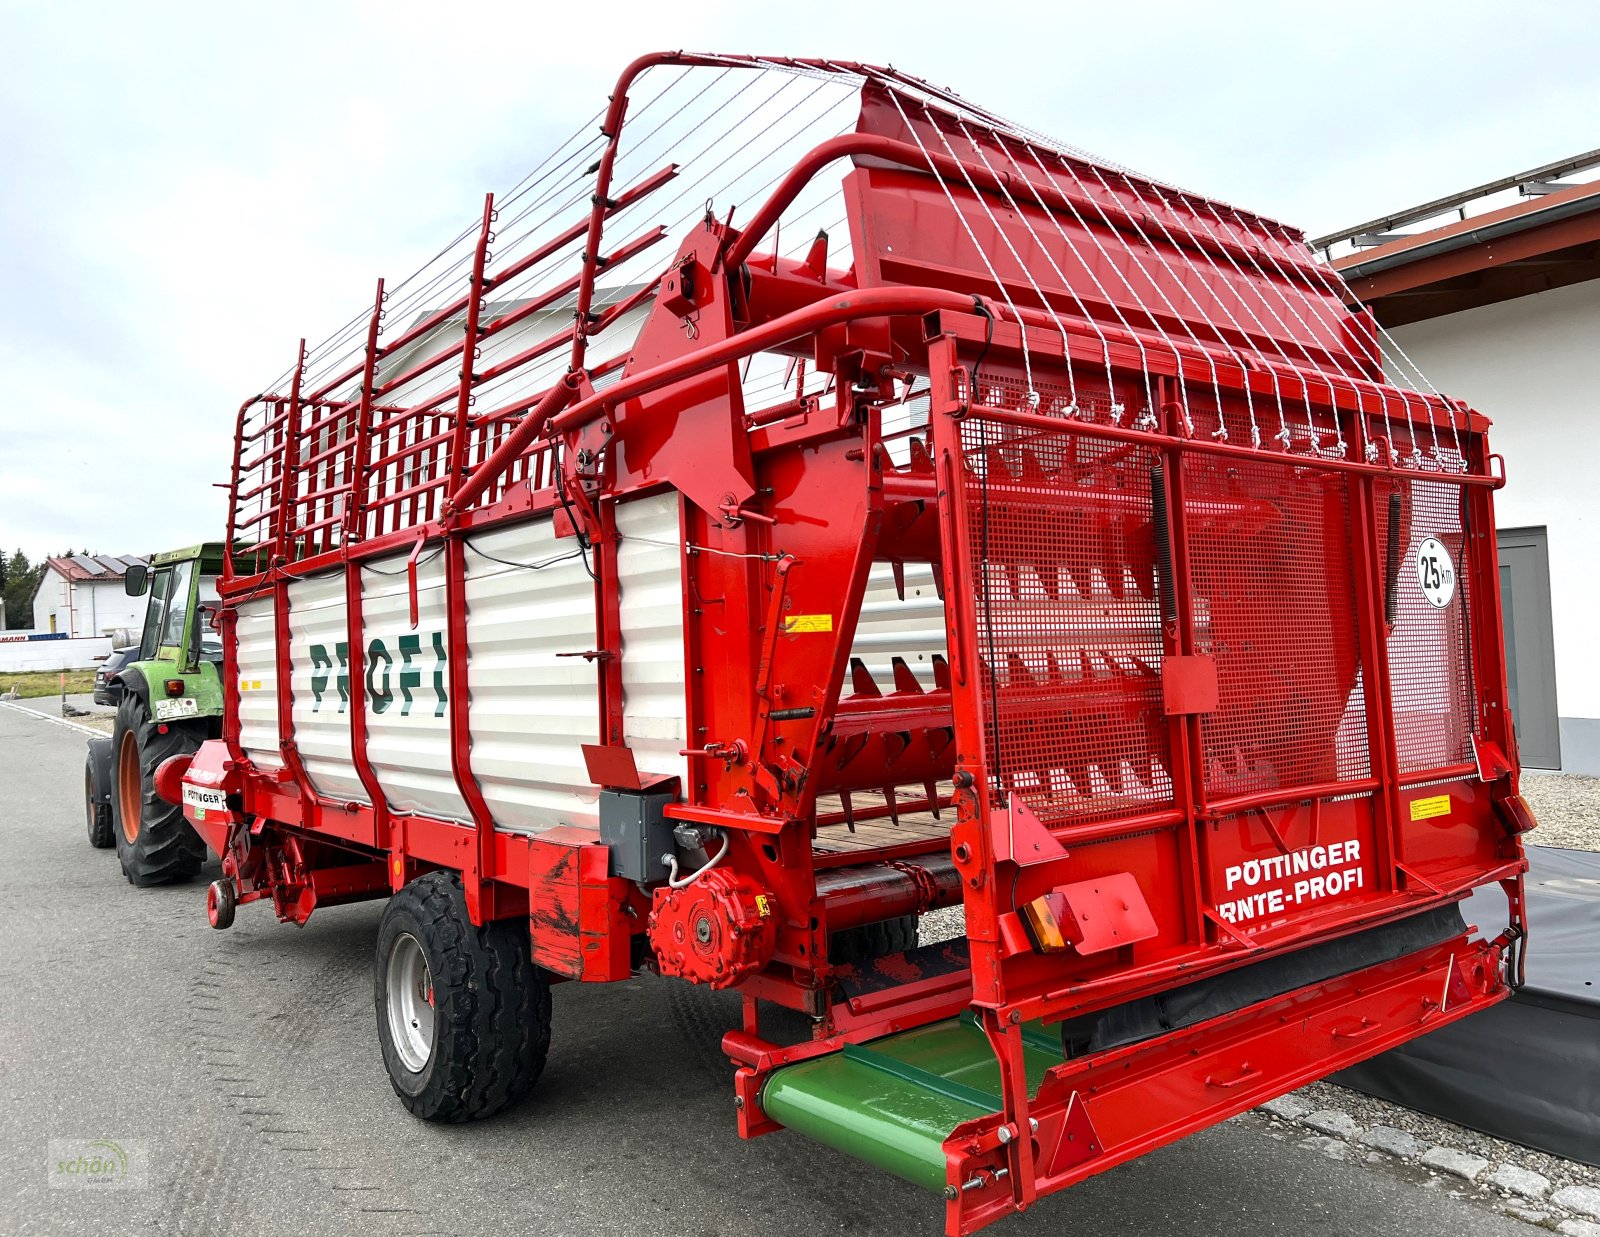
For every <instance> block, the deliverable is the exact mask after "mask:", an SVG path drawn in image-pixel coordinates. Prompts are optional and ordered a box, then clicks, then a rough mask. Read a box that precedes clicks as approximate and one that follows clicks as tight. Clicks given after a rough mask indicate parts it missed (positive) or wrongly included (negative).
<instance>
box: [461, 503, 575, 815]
mask: <svg viewBox="0 0 1600 1237" xmlns="http://www.w3.org/2000/svg"><path fill="white" fill-rule="evenodd" d="M466 558H467V589H466V592H467V645H468V648H469V651H470V658H469V661H468V666H467V676H468V682H469V684H470V687H471V693H472V705H471V725H472V771H473V774H474V775H475V776H476V777H477V779H478V782H479V784H480V785H481V786H482V787H483V795H484V798H485V800H486V801H487V802H488V804H489V809H490V811H491V813H492V814H493V816H494V820H495V824H496V825H498V826H499V827H500V828H502V829H509V830H512V831H515V832H521V833H537V832H540V831H542V830H544V829H549V828H551V827H552V826H555V825H560V824H585V825H592V824H594V823H595V822H596V807H595V804H596V801H597V799H598V797H599V791H598V790H597V789H596V787H594V786H593V785H592V784H591V783H590V781H589V774H588V772H587V771H586V769H585V766H584V761H583V751H582V744H585V743H595V742H598V730H599V718H600V706H599V674H598V663H596V662H592V661H586V660H584V658H582V657H575V656H570V654H575V653H583V652H585V651H587V650H589V649H592V648H594V647H595V643H596V636H595V618H594V616H595V608H594V581H593V580H591V579H590V578H589V573H588V571H587V570H586V569H585V568H584V564H583V559H582V558H581V557H579V554H578V543H577V541H576V540H574V539H573V538H570V537H568V538H564V539H560V540H558V539H557V538H556V536H555V533H554V531H553V529H552V526H551V521H550V520H549V519H541V520H531V521H529V522H527V523H525V524H516V525H513V526H511V527H509V528H504V529H499V530H497V531H494V532H490V533H484V534H481V535H479V536H475V537H473V538H472V539H471V541H470V542H468V546H467V556H466ZM552 560H554V561H552ZM562 654H568V656H562Z"/></svg>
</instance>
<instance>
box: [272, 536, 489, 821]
mask: <svg viewBox="0 0 1600 1237" xmlns="http://www.w3.org/2000/svg"><path fill="white" fill-rule="evenodd" d="M408 557H409V556H408V555H407V554H397V555H394V556H393V557H390V558H381V559H376V560H374V561H373V562H371V563H366V564H363V566H362V570H361V611H362V634H363V636H364V638H365V639H366V642H367V648H366V663H367V682H366V686H367V755H368V758H369V759H370V760H371V762H372V770H373V772H374V773H375V774H376V775H377V779H378V785H379V786H381V787H382V788H383V793H384V795H385V797H386V798H387V799H388V801H389V806H390V807H391V808H393V809H394V810H395V811H397V812H422V813H426V814H427V815H429V816H437V817H440V818H442V819H444V820H458V821H470V820H471V819H472V814H471V813H470V812H469V811H468V810H467V805H466V804H465V803H464V802H462V799H461V795H460V793H459V792H458V791H457V790H456V782H455V775H454V774H453V773H452V772H451V770H450V717H449V708H448V691H447V688H446V683H447V682H448V674H447V673H446V671H447V667H446V665H445V664H444V658H445V650H446V641H445V633H446V623H445V598H444V555H443V553H442V552H440V550H439V549H438V547H435V548H433V549H431V550H428V551H426V552H424V554H423V556H422V558H421V559H419V560H418V562H417V625H416V627H415V628H413V627H412V625H411V601H410V596H411V589H410V584H409V582H408V579H407V573H406V559H407V558H408ZM408 659H409V662H408ZM298 665H299V663H298V662H297V663H296V668H297V671H298Z"/></svg>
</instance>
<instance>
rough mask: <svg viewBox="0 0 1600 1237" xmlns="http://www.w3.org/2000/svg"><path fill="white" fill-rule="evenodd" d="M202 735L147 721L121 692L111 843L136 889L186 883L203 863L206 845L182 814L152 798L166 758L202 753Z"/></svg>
mask: <svg viewBox="0 0 1600 1237" xmlns="http://www.w3.org/2000/svg"><path fill="white" fill-rule="evenodd" d="M201 741H202V740H201V735H200V734H199V733H198V732H197V731H196V730H195V729H194V728H193V727H191V726H185V725H182V724H177V723H174V724H170V725H163V724H161V723H159V722H153V721H151V720H150V713H149V710H148V709H146V708H145V703H144V701H143V700H142V699H140V698H139V696H138V694H137V693H135V692H131V691H125V692H123V694H122V703H121V704H119V705H118V706H117V724H116V727H115V728H114V729H113V731H112V735H111V760H112V769H113V772H114V776H115V779H116V784H115V787H114V789H113V792H112V796H111V797H112V800H113V802H114V803H115V804H116V809H117V810H116V817H117V827H116V829H115V830H114V831H113V840H114V841H115V842H116V846H117V858H118V859H120V860H121V861H122V871H123V874H124V875H125V876H126V877H127V878H128V879H129V880H130V881H132V882H133V883H134V884H135V885H166V884H171V883H172V882H174V881H184V880H189V879H191V878H192V877H194V876H195V875H196V874H197V873H198V872H199V871H200V865H201V864H202V863H203V862H205V857H206V844H205V843H204V842H203V841H201V839H200V835H199V834H198V833H196V832H195V831H194V829H193V828H192V827H191V826H190V824H189V822H188V821H187V820H186V819H185V818H184V815H183V809H182V808H180V807H179V806H178V805H177V804H174V803H168V802H167V801H166V800H165V799H163V798H161V796H159V795H158V794H156V788H155V773H156V769H157V767H158V766H159V765H160V764H161V762H162V761H163V760H166V759H167V758H168V757H169V756H178V755H185V754H188V755H192V754H193V753H195V752H197V751H199V750H200V743H201Z"/></svg>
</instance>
